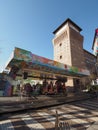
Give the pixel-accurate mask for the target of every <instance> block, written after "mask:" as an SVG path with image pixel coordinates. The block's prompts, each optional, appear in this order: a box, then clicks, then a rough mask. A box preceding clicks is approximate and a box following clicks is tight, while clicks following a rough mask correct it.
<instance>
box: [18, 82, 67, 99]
mask: <svg viewBox="0 0 98 130" xmlns="http://www.w3.org/2000/svg"><path fill="white" fill-rule="evenodd" d="M17 90H18V94H19V92H20V93H21V94H22V95H23V96H29V97H30V96H32V95H39V94H46V95H47V94H60V93H62V94H64V95H66V94H67V91H66V85H65V82H61V81H58V80H57V81H47V80H44V81H43V82H42V84H41V83H39V82H37V83H36V84H33V85H31V84H30V83H26V84H23V85H22V86H21V85H17Z"/></svg>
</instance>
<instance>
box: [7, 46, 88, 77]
mask: <svg viewBox="0 0 98 130" xmlns="http://www.w3.org/2000/svg"><path fill="white" fill-rule="evenodd" d="M10 64H11V65H14V64H16V65H18V67H19V68H26V67H27V68H33V69H35V70H38V69H40V70H45V71H48V72H49V71H53V72H57V71H58V73H62V74H63V73H64V72H65V71H66V72H67V73H76V74H84V75H89V71H88V70H85V69H82V68H77V67H74V66H69V65H66V64H62V63H60V62H57V61H54V60H51V59H47V58H45V57H41V56H38V55H35V54H32V53H31V52H30V51H26V50H23V49H20V48H15V50H14V57H13V59H12V61H10V63H9V65H10ZM39 66H40V67H39ZM64 74H65V73H64Z"/></svg>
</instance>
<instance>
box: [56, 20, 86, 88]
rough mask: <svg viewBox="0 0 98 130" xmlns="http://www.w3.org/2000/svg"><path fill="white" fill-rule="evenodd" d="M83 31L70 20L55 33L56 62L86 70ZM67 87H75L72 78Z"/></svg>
mask: <svg viewBox="0 0 98 130" xmlns="http://www.w3.org/2000/svg"><path fill="white" fill-rule="evenodd" d="M81 30H82V29H81V28H80V27H79V26H78V25H76V24H75V23H74V22H73V21H72V20H71V19H69V18H68V19H67V20H66V21H64V22H63V23H62V24H61V25H60V26H59V27H58V28H57V29H56V30H55V31H54V32H53V34H54V35H55V36H54V38H53V47H54V60H56V61H58V62H61V63H64V64H67V65H70V66H75V67H78V68H84V69H85V68H86V67H85V60H84V50H83V36H82V35H81V34H80V32H81ZM67 85H69V86H73V79H72V78H68V82H67Z"/></svg>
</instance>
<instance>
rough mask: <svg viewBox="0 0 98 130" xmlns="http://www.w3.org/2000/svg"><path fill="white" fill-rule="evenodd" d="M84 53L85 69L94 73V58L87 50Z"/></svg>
mask: <svg viewBox="0 0 98 130" xmlns="http://www.w3.org/2000/svg"><path fill="white" fill-rule="evenodd" d="M83 51H84V58H85V64H86V67H87V69H88V70H89V71H90V73H91V74H92V73H94V74H95V73H96V68H95V63H96V56H94V55H93V54H91V53H90V52H88V51H87V50H83Z"/></svg>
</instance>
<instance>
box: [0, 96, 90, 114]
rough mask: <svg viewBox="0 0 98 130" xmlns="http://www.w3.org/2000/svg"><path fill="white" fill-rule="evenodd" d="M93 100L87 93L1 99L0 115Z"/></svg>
mask: <svg viewBox="0 0 98 130" xmlns="http://www.w3.org/2000/svg"><path fill="white" fill-rule="evenodd" d="M88 98H91V96H90V95H89V94H87V93H78V94H68V95H67V96H64V95H47V96H45V95H39V96H37V97H36V98H35V97H31V98H27V97H0V106H1V107H0V114H4V113H9V112H11V113H12V112H17V111H23V110H27V109H40V108H43V107H49V106H55V105H58V104H64V103H68V102H73V101H78V100H84V99H88Z"/></svg>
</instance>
